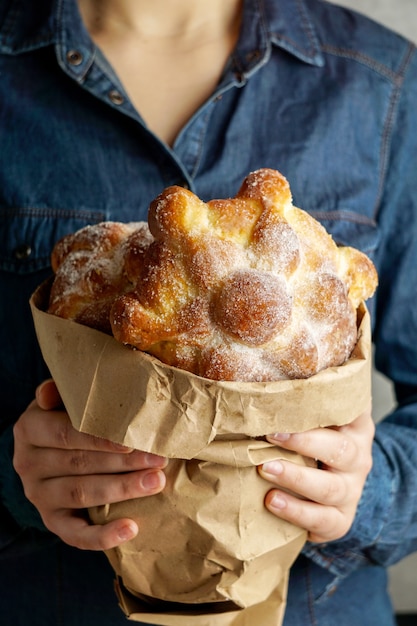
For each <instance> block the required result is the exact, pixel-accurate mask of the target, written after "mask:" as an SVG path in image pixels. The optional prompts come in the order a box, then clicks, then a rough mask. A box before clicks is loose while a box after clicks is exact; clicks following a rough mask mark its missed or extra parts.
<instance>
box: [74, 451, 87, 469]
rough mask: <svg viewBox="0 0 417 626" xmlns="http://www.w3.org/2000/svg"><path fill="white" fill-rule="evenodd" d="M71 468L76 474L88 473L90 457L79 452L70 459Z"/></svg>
mask: <svg viewBox="0 0 417 626" xmlns="http://www.w3.org/2000/svg"><path fill="white" fill-rule="evenodd" d="M69 464H70V467H71V468H72V469H73V470H75V471H76V472H86V471H87V470H88V469H89V466H90V463H89V456H88V454H87V453H86V452H84V451H82V450H77V451H76V452H74V453H73V454H71V456H70V459H69Z"/></svg>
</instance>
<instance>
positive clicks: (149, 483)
mask: <svg viewBox="0 0 417 626" xmlns="http://www.w3.org/2000/svg"><path fill="white" fill-rule="evenodd" d="M141 483H142V487H143V488H144V489H146V490H147V491H155V490H156V489H159V488H160V487H161V473H160V472H147V473H146V474H144V475H143V476H142V479H141Z"/></svg>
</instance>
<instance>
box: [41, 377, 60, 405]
mask: <svg viewBox="0 0 417 626" xmlns="http://www.w3.org/2000/svg"><path fill="white" fill-rule="evenodd" d="M36 402H37V403H38V405H39V407H40V408H41V409H44V410H46V411H49V410H51V409H56V408H58V407H62V400H61V396H60V395H59V391H58V389H57V387H56V385H55V382H54V381H53V380H52V378H50V379H48V380H45V381H44V382H43V383H41V384H40V385H39V386H38V388H37V389H36Z"/></svg>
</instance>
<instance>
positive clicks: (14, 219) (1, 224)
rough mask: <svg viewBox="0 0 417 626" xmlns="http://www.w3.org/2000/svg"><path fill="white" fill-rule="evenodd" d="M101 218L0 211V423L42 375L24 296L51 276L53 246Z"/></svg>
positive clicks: (42, 211) (17, 409)
mask: <svg viewBox="0 0 417 626" xmlns="http://www.w3.org/2000/svg"><path fill="white" fill-rule="evenodd" d="M104 217H105V216H104V215H103V214H102V213H99V212H91V211H85V212H84V211H79V212H78V211H77V212H73V211H69V212H67V211H58V210H56V211H55V210H49V209H0V301H1V306H0V395H1V398H2V407H3V409H4V411H3V412H2V416H0V421H3V420H5V421H6V420H7V421H9V420H10V421H11V420H13V418H15V417H16V416H17V415H19V414H20V413H21V411H22V410H23V409H24V408H25V407H26V406H27V404H28V402H30V401H31V399H32V398H33V394H34V389H35V387H36V385H37V384H38V383H39V382H40V381H41V380H43V379H44V378H45V376H46V375H47V372H46V370H45V366H44V364H43V361H42V359H41V356H40V352H39V348H38V345H37V340H36V336H35V332H34V328H33V323H32V316H31V312H30V307H29V298H30V296H31V294H32V293H33V291H34V290H35V289H36V287H37V286H38V285H39V284H40V283H41V282H43V281H44V280H45V279H46V278H47V277H48V276H49V275H50V274H51V268H50V255H51V251H52V248H53V246H54V244H55V243H56V241H58V240H59V239H60V238H61V237H63V236H64V235H66V234H68V233H71V232H74V231H76V230H78V229H80V228H82V227H83V226H86V225H87V224H92V223H97V222H100V221H103V220H104Z"/></svg>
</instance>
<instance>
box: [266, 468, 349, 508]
mask: <svg viewBox="0 0 417 626" xmlns="http://www.w3.org/2000/svg"><path fill="white" fill-rule="evenodd" d="M258 471H259V474H260V475H261V476H262V478H265V479H266V480H268V481H269V482H271V483H272V484H274V485H277V486H279V487H280V488H281V489H285V490H289V491H291V492H293V493H295V494H297V495H298V496H301V497H302V498H305V499H309V500H312V501H314V502H317V503H320V504H324V505H327V506H338V505H341V504H342V503H344V502H345V501H346V499H347V497H348V496H349V498H350V496H353V494H352V493H348V492H347V483H346V481H345V480H343V479H342V477H341V476H340V475H339V474H334V473H331V472H324V471H322V470H320V469H315V468H311V467H304V466H302V465H298V464H296V463H291V462H288V461H270V462H268V463H264V464H263V465H262V466H260V467H259V468H258ZM355 495H356V494H355Z"/></svg>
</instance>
